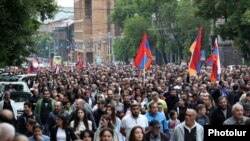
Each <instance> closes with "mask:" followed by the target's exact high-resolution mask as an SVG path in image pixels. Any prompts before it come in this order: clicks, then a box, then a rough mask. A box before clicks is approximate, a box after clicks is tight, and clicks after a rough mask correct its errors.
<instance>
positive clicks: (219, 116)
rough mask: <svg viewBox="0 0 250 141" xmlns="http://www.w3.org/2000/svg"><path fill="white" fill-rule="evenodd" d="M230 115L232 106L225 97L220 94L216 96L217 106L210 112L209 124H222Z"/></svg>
mask: <svg viewBox="0 0 250 141" xmlns="http://www.w3.org/2000/svg"><path fill="white" fill-rule="evenodd" d="M231 116H232V108H231V106H229V104H228V101H227V97H226V96H221V97H219V98H218V107H217V108H215V109H214V111H213V112H212V114H211V117H210V122H211V125H223V122H224V121H225V120H226V119H228V118H229V117H231Z"/></svg>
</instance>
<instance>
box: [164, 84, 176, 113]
mask: <svg viewBox="0 0 250 141" xmlns="http://www.w3.org/2000/svg"><path fill="white" fill-rule="evenodd" d="M178 101H179V97H178V94H177V91H176V89H174V88H170V90H169V95H168V96H167V97H166V103H167V106H168V112H169V111H171V110H174V107H175V105H176V103H178Z"/></svg>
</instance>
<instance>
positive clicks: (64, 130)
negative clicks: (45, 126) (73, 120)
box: [50, 114, 77, 141]
mask: <svg viewBox="0 0 250 141" xmlns="http://www.w3.org/2000/svg"><path fill="white" fill-rule="evenodd" d="M50 137H51V141H71V140H76V139H77V136H76V135H75V133H74V130H73V128H71V127H69V126H68V121H67V118H66V117H65V116H64V115H63V114H59V115H58V116H57V117H56V125H55V126H54V127H53V128H52V129H51V131H50Z"/></svg>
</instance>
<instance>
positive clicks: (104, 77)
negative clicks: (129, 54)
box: [0, 64, 250, 141]
mask: <svg viewBox="0 0 250 141" xmlns="http://www.w3.org/2000/svg"><path fill="white" fill-rule="evenodd" d="M17 73H18V72H17ZM20 73H21V72H20ZM143 73H144V72H141V71H139V70H137V69H135V68H134V67H133V66H126V65H122V66H121V65H118V66H91V65H89V66H87V67H84V68H83V69H73V70H72V69H68V68H62V69H61V70H60V73H57V74H55V73H53V72H52V71H48V70H46V71H43V72H39V73H38V74H37V77H33V78H31V79H30V80H29V81H28V82H27V84H28V86H29V87H30V88H32V89H33V90H32V93H33V96H32V97H31V98H30V99H29V101H26V102H25V103H24V105H23V106H24V111H23V114H22V115H21V116H19V117H17V114H16V113H17V109H16V108H15V104H13V103H14V101H13V100H11V99H10V92H11V90H10V91H6V92H5V93H4V95H3V100H2V101H0V137H1V141H12V140H14V141H28V140H29V141H50V140H51V141H73V140H77V141H184V140H185V141H203V139H204V126H205V125H217V126H220V125H250V120H249V117H250V92H249V91H250V77H249V75H250V67H248V66H236V67H235V68H234V69H229V68H225V67H223V68H222V73H221V75H220V78H219V80H218V81H217V82H211V81H210V75H211V68H206V67H203V68H202V70H201V72H200V73H199V74H198V75H197V76H195V77H189V75H188V69H187V67H186V66H179V65H174V64H170V65H164V66H151V68H150V70H148V71H147V72H146V73H145V76H144V74H143Z"/></svg>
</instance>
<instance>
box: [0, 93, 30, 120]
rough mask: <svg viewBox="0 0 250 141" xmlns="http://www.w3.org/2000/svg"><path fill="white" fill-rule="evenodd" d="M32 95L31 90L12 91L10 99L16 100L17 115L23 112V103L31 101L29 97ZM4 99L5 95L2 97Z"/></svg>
mask: <svg viewBox="0 0 250 141" xmlns="http://www.w3.org/2000/svg"><path fill="white" fill-rule="evenodd" d="M31 96H32V93H30V92H10V99H12V100H13V101H14V104H15V105H14V106H15V107H16V109H17V117H19V116H20V115H21V114H22V113H23V107H24V106H23V104H24V103H25V102H27V101H29V98H30V97H31ZM1 99H3V97H1Z"/></svg>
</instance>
